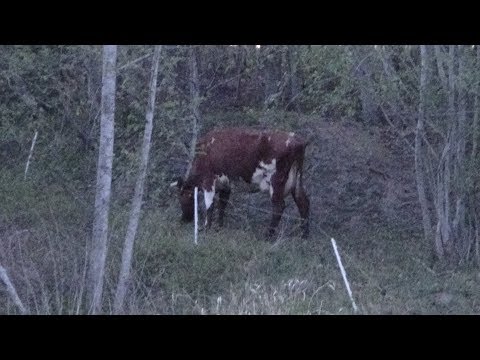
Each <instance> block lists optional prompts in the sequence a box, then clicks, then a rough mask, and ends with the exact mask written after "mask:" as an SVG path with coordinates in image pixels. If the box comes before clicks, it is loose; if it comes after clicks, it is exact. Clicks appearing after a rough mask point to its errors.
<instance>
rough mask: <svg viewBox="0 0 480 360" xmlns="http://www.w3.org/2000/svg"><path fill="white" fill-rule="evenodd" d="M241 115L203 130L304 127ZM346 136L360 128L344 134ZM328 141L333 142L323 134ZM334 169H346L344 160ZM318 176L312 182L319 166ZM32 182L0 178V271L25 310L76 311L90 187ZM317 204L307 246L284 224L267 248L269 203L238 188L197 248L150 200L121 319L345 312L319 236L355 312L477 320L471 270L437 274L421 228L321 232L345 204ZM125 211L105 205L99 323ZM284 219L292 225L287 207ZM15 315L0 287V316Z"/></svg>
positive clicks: (476, 280)
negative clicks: (221, 224) (222, 222)
mask: <svg viewBox="0 0 480 360" xmlns="http://www.w3.org/2000/svg"><path fill="white" fill-rule="evenodd" d="M241 115H242V114H240V113H239V114H231V115H230V118H229V119H223V118H222V119H220V118H216V117H215V116H211V117H210V118H208V119H206V120H205V121H206V122H208V121H209V122H210V124H214V123H218V122H222V123H224V122H228V123H231V124H232V125H235V124H237V123H244V121H247V120H245V117H247V118H248V122H249V123H252V124H257V125H259V124H261V123H263V122H265V123H268V122H271V121H274V120H275V122H276V123H277V124H278V123H281V124H282V126H280V125H278V126H279V127H284V128H286V129H289V130H294V131H296V129H297V128H301V127H302V124H301V121H302V120H301V119H297V118H296V117H295V115H294V114H289V113H285V114H272V113H268V112H265V113H264V114H263V115H262V116H263V117H262V118H259V117H258V116H257V115H258V114H249V113H247V115H244V114H243V115H242V116H241ZM219 116H220V115H218V116H217V117H219ZM269 117H271V119H270V118H269ZM273 118H274V120H272V119H273ZM227 120H228V121H227ZM327 130H328V129H326V131H327ZM318 133H319V134H323V133H322V132H320V131H319V132H318ZM353 133H357V131H354V130H352V134H347V135H348V136H345V137H346V138H350V136H353ZM324 136H325V139H329V138H332V139H335V138H336V137H335V134H330V133H327V134H325V135H324ZM365 136H366V135H365ZM337 137H338V136H337ZM347 140H348V139H345V142H346V143H347ZM332 141H333V140H332ZM348 142H349V143H352V144H353V143H354V142H353V141H350V140H348ZM355 144H357V145H358V146H360V148H359V149H356V148H355V149H354V150H349V149H350V148H348V149H347V148H345V147H342V146H340V148H341V149H344V153H342V154H343V155H342V156H345V157H348V154H349V153H355V154H362V153H364V152H365V151H366V149H370V150H371V149H372V147H371V146H370V145H368V139H367V138H362V139H360V140H358V141H357V142H356V143H355ZM359 144H360V145H359ZM327 145H328V144H327ZM327 145H325V147H326V148H327V149H330V150H329V151H331V152H332V154H331V156H332V162H337V160H338V159H340V157H339V156H340V155H338V154H337V153H338V151H333V150H332V149H333V148H332V147H330V146H327ZM367 145H368V146H367ZM312 146H313V145H312ZM352 147H353V145H352ZM352 149H353V148H352ZM322 151H323V150H322ZM376 151H377V150H376ZM379 151H380V150H378V151H377V152H379ZM322 154H323V156H324V157H325V154H324V152H323V153H322ZM329 156H330V155H329ZM334 156H335V157H334ZM341 159H343V157H342V158H341ZM349 161H350V162H353V160H352V159H350V160H349ZM338 162H340V163H342V164H346V165H345V166H347V165H348V164H349V162H348V161H347V160H342V161H338ZM327 170H328V169H326V170H325V171H327ZM315 171H316V172H315V174H316V175H317V176H319V174H320V172H321V171H322V168H321V167H319V168H317V170H315ZM348 174H350V173H348ZM323 175H325V176H324V177H323V178H322V179H323V182H322V181H320V180H318V181H317V182H318V183H319V184H320V185H321V186H324V184H327V185H328V184H330V183H333V181H334V180H335V177H336V175H335V174H331V175H332V179H330V178H329V177H328V176H327V175H329V174H323ZM59 181H61V180H59ZM40 183H41V182H40V181H37V179H35V172H34V171H33V170H32V172H31V174H30V175H29V179H28V180H27V181H23V172H22V171H20V170H19V171H17V172H14V171H9V170H8V169H6V170H2V171H1V172H0V264H2V265H3V266H4V267H5V268H6V270H7V271H8V274H9V276H10V278H11V280H12V283H13V284H14V286H15V287H16V289H17V292H18V295H19V296H20V298H21V299H22V301H23V303H24V304H25V306H26V307H27V308H28V310H29V312H30V313H34V314H83V313H85V285H86V284H85V269H86V260H87V259H88V256H87V255H88V254H87V250H86V248H87V245H88V244H89V242H90V236H91V216H92V212H93V194H92V192H91V190H90V191H89V192H86V193H82V190H80V189H78V188H75V187H74V186H73V185H72V184H70V183H62V184H61V185H63V186H59V185H58V184H55V183H53V184H48V185H46V184H43V185H39V184H40ZM314 184H315V183H313V182H312V189H313V185H314ZM66 185H69V186H66ZM332 186H333V187H335V186H334V185H332ZM322 189H323V190H322V191H323V192H325V188H324V187H323V188H322ZM314 195H317V196H314ZM319 195H320V192H318V194H315V193H314V192H313V191H312V209H313V210H314V211H313V214H312V223H313V224H312V233H311V237H310V239H308V240H302V239H300V238H299V237H297V236H295V235H290V231H289V230H290V229H291V228H292V227H296V226H297V225H298V223H297V221H296V219H295V218H289V217H284V219H283V220H282V223H281V225H280V229H279V236H278V239H277V242H276V243H275V244H271V243H268V242H265V241H264V240H263V237H262V234H263V232H264V230H265V227H266V225H267V224H268V220H269V207H268V206H269V204H268V197H267V198H265V197H264V196H262V195H261V194H249V195H246V194H241V193H240V192H239V191H234V192H233V193H232V203H233V204H236V206H235V205H232V206H230V207H229V208H228V210H227V215H228V216H227V221H226V227H225V228H223V229H217V228H214V229H212V231H210V232H209V233H204V232H201V233H200V239H199V244H198V245H197V246H196V245H194V244H193V226H192V225H184V224H181V223H180V222H179V219H178V217H179V213H178V211H179V209H178V206H177V204H176V203H173V204H172V205H171V206H169V207H162V208H161V207H159V206H158V204H153V205H152V204H150V203H146V204H145V206H144V209H143V214H142V218H141V222H140V226H139V229H138V233H137V238H136V243H135V252H134V259H133V273H132V280H131V284H130V291H129V293H128V294H127V304H126V313H128V314H322V315H323V314H352V313H353V311H352V306H351V303H350V300H349V298H348V295H347V291H346V289H345V285H344V283H343V280H342V277H341V273H340V271H339V268H338V265H337V263H336V260H335V256H334V253H333V249H332V247H331V244H330V239H329V237H327V236H326V235H325V234H324V233H322V232H320V231H319V230H320V229H323V230H326V232H327V233H330V234H331V236H333V237H335V239H336V241H337V245H338V247H339V252H340V255H341V256H342V261H343V264H344V266H345V269H346V272H347V276H348V279H349V281H350V285H351V288H352V292H353V296H354V298H355V301H356V303H357V305H358V307H359V309H360V313H361V314H478V313H480V304H479V300H478V299H480V272H479V270H478V268H474V267H468V266H464V267H461V268H455V269H448V268H443V267H442V266H441V265H439V264H438V263H435V262H433V261H432V259H431V249H432V248H431V244H427V243H425V242H424V241H423V240H422V237H421V233H420V231H412V228H409V229H408V231H406V230H402V229H400V228H399V227H395V226H394V223H393V222H384V223H382V224H376V225H375V224H373V225H372V224H367V223H362V226H346V225H347V224H345V223H344V221H342V220H341V216H340V218H339V219H340V220H338V221H335V222H334V223H335V224H337V225H338V224H339V226H333V225H332V226H330V228H327V226H329V225H328V224H329V222H328V221H327V220H328V217H335V216H339V215H341V211H342V210H343V211H345V204H344V203H342V202H341V201H339V202H338V204H336V205H338V206H337V207H334V208H332V207H331V208H330V209H334V210H335V209H337V208H338V209H337V210H335V211H330V212H329V213H327V212H326V210H325V209H327V207H326V204H325V202H322V201H321V200H322V199H321V198H320V197H319ZM165 196H173V194H169V195H165ZM113 199H114V200H115V194H114V196H113ZM167 203H168V202H167ZM242 204H243V206H241V205H242ZM249 205H250V206H249ZM257 208H263V209H266V210H267V211H266V213H265V212H261V211H260V212H259V211H258V209H257ZM128 211H129V204H128V203H127V204H125V202H123V203H120V202H115V201H114V202H113V204H112V211H111V215H110V236H109V243H108V255H107V268H106V275H105V289H104V307H103V311H104V313H106V314H109V313H111V312H112V306H111V304H112V302H113V294H114V290H115V286H116V282H117V276H118V272H119V264H120V256H121V249H122V246H123V239H124V236H125V229H126V223H127V219H128ZM322 211H323V212H322ZM320 212H322V213H321V214H320ZM285 214H286V215H289V216H293V217H296V216H298V214H297V211H296V209H295V208H294V205H293V203H292V201H291V199H288V200H287V210H286V213H285ZM322 214H323V215H324V216H322ZM397 217H399V216H397ZM320 220H322V221H323V222H320ZM332 223H333V222H332ZM342 225H343V226H342ZM17 311H18V310H17V309H16V308H15V307H14V305H13V303H12V301H11V299H10V298H9V297H8V294H7V293H6V291H5V289H4V286H3V284H1V283H0V314H15V313H17Z"/></svg>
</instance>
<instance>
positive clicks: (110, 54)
mask: <svg viewBox="0 0 480 360" xmlns="http://www.w3.org/2000/svg"><path fill="white" fill-rule="evenodd" d="M116 62H117V46H116V45H105V46H104V47H103V75H102V115H101V123H100V127H101V128H100V148H99V152H98V163H97V185H96V193H95V210H94V220H93V233H92V244H91V249H90V251H91V252H90V264H89V276H88V279H89V281H88V286H89V306H90V308H89V313H90V314H97V313H98V312H99V311H100V310H101V304H102V293H103V278H104V273H105V259H106V256H107V238H108V215H109V210H110V193H111V184H112V162H113V141H114V119H115V90H116V69H115V67H116Z"/></svg>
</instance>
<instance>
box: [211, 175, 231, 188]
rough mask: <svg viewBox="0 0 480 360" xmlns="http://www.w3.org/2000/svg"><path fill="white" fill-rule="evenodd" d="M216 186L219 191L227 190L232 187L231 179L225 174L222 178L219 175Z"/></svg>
mask: <svg viewBox="0 0 480 360" xmlns="http://www.w3.org/2000/svg"><path fill="white" fill-rule="evenodd" d="M215 184H216V186H217V187H218V188H219V189H226V188H229V187H230V179H229V178H228V176H227V175H225V174H222V175H221V176H218V175H217V177H216V179H215Z"/></svg>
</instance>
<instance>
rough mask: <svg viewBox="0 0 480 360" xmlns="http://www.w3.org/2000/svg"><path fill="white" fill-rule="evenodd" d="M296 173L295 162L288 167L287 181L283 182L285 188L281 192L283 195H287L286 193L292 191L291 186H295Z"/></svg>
mask: <svg viewBox="0 0 480 360" xmlns="http://www.w3.org/2000/svg"><path fill="white" fill-rule="evenodd" d="M298 175H299V174H298V171H297V164H296V163H294V164H293V165H292V167H291V168H290V171H289V172H288V179H287V182H286V183H285V190H284V192H283V195H284V196H287V195H288V193H289V192H290V191H292V190H293V188H294V187H295V186H296V184H297V177H298Z"/></svg>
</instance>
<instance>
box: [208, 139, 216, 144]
mask: <svg viewBox="0 0 480 360" xmlns="http://www.w3.org/2000/svg"><path fill="white" fill-rule="evenodd" d="M214 141H215V138H214V137H212V140H210V142H209V143H208V145H212V144H213V142H214Z"/></svg>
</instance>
